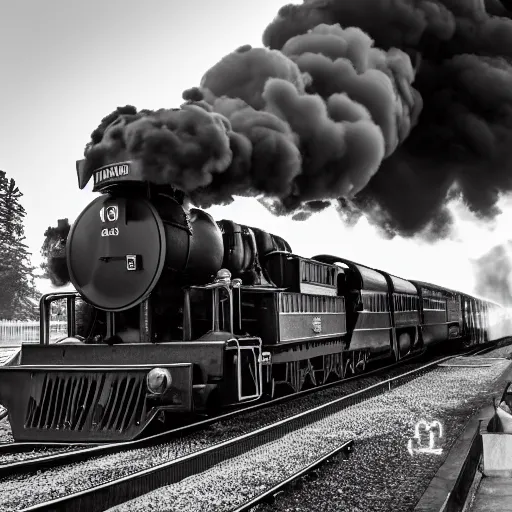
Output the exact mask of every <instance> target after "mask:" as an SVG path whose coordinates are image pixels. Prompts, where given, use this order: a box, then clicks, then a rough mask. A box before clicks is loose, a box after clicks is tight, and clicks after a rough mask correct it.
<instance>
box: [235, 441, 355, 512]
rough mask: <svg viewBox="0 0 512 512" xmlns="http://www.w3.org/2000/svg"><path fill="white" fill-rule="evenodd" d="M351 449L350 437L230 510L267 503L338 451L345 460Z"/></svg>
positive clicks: (249, 507)
mask: <svg viewBox="0 0 512 512" xmlns="http://www.w3.org/2000/svg"><path fill="white" fill-rule="evenodd" d="M353 450H354V440H353V439H351V440H350V441H346V442H345V443H343V444H342V445H340V446H337V447H336V448H334V449H333V450H331V451H330V452H329V453H327V454H325V455H322V456H321V457H319V458H318V459H316V460H315V461H314V462H312V463H311V464H309V465H308V466H305V467H304V468H302V469H300V470H299V471H296V472H295V473H294V474H293V475H291V476H289V477H288V478H285V479H284V480H282V481H280V482H279V483H277V484H276V485H274V486H273V487H272V488H270V489H267V490H265V491H263V492H262V493H261V494H258V495H257V496H256V497H254V498H253V499H251V500H250V501H248V502H246V503H244V504H243V505H241V506H239V507H238V508H236V509H233V510H232V511H231V512H246V511H248V510H250V509H251V508H253V507H255V506H256V505H259V504H260V503H267V502H268V501H270V500H273V498H274V496H275V495H276V494H278V493H279V492H281V491H283V490H284V489H285V488H286V487H288V486H289V485H290V484H292V483H293V482H294V481H295V480H298V479H299V478H303V477H305V476H306V475H308V474H309V473H311V472H312V471H314V470H316V469H317V468H318V467H319V466H321V465H322V464H324V463H325V462H327V461H328V460H329V459H332V458H333V457H335V456H336V455H338V454H339V453H340V452H342V453H343V455H344V457H345V460H347V459H348V458H349V457H350V455H351V454H352V452H353Z"/></svg>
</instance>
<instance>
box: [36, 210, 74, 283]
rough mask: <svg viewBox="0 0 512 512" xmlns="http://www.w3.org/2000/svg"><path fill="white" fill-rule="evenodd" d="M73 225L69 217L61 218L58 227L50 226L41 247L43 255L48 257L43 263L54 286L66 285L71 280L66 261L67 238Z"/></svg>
mask: <svg viewBox="0 0 512 512" xmlns="http://www.w3.org/2000/svg"><path fill="white" fill-rule="evenodd" d="M70 229H71V226H70V225H69V222H68V219H59V221H58V223H57V226H56V227H49V228H48V229H47V230H46V231H45V233H44V236H45V240H44V242H43V245H42V247H41V255H42V256H43V257H44V258H45V259H46V262H45V263H44V264H43V265H42V266H43V269H44V270H45V271H46V274H47V277H48V278H49V279H50V281H51V283H52V284H53V286H66V285H67V284H68V283H69V282H70V278H69V271H68V267H67V263H66V239H67V237H68V234H69V230H70Z"/></svg>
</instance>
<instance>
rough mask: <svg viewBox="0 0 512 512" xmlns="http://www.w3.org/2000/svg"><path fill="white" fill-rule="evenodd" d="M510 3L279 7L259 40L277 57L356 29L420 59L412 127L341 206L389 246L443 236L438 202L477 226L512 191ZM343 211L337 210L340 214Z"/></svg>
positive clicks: (454, 0) (364, 0) (346, 1)
mask: <svg viewBox="0 0 512 512" xmlns="http://www.w3.org/2000/svg"><path fill="white" fill-rule="evenodd" d="M506 7H508V8H509V9H511V8H512V2H511V1H510V0H507V1H505V0H504V1H503V2H498V0H489V1H487V2H484V1H483V0H431V1H422V2H412V1H410V0H391V1H389V0H358V1H357V2H353V1H351V0H313V1H311V0H305V1H304V2H303V4H302V5H288V6H285V7H283V8H282V9H281V10H280V11H279V13H278V15H277V17H276V18H275V20H274V21H273V22H272V23H271V24H270V25H269V26H268V27H267V29H266V30H265V32H264V35H263V41H264V44H265V45H267V46H268V47H270V48H273V49H285V48H286V46H287V45H288V44H289V41H290V39H292V38H295V37H296V36H298V35H300V34H304V33H307V31H309V30H312V29H314V27H315V26H317V25H318V24H321V23H326V24H335V23H340V24H341V25H342V26H345V27H346V26H357V27H359V28H361V29H362V30H363V31H364V32H365V33H367V34H369V35H370V36H371V37H372V38H373V39H374V41H375V44H376V46H378V47H380V48H383V49H384V50H390V49H392V48H400V49H401V50H403V51H404V52H406V53H407V54H408V55H410V56H411V58H413V59H420V61H421V63H420V66H419V70H418V73H417V75H416V79H415V81H414V88H415V89H416V90H417V91H419V93H420V94H421V97H422V100H423V109H422V112H421V114H420V117H419V119H418V123H417V125H416V126H415V127H414V128H413V130H412V132H411V134H410V136H409V137H408V138H407V139H406V140H405V141H404V143H403V144H402V145H400V146H398V147H397V149H396V151H395V152H394V153H393V154H392V155H390V156H389V158H386V159H385V160H384V161H383V162H382V165H381V166H380V168H379V171H378V172H377V173H376V174H375V176H373V178H372V179H371V181H370V183H369V184H368V186H367V187H365V188H364V189H363V190H362V191H361V192H360V193H359V194H358V195H357V196H356V197H355V198H354V200H353V201H352V202H351V203H352V208H353V209H358V210H360V211H361V212H364V213H365V214H366V215H367V216H368V217H369V218H370V220H371V221H373V223H375V224H377V225H378V226H379V227H380V228H381V229H383V230H384V231H386V232H387V233H388V234H389V236H394V235H395V234H397V233H398V234H401V235H403V236H411V235H414V234H416V233H418V232H419V231H420V230H424V233H423V234H425V233H426V234H428V233H429V232H430V234H431V235H433V236H437V237H443V236H445V235H447V234H448V233H449V231H450V224H451V215H450V213H449V210H448V209H447V201H448V200H449V199H450V198H453V197H460V198H462V200H463V201H464V202H465V203H466V204H467V206H468V207H469V208H470V210H471V211H473V212H474V213H476V214H477V215H478V216H480V217H482V218H485V217H487V218H492V217H493V216H494V215H496V214H497V213H498V209H497V207H496V202H497V200H498V198H499V195H500V193H506V192H509V191H510V190H511V189H512V180H511V176H512V174H511V172H510V165H511V163H512V130H511V128H512V87H510V84H511V83H512V65H511V57H512V21H511V20H510V11H507V9H506ZM340 206H341V209H342V210H343V205H340Z"/></svg>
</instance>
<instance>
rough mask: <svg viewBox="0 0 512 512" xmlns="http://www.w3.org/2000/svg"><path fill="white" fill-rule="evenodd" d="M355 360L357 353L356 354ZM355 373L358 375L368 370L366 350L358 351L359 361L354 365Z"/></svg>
mask: <svg viewBox="0 0 512 512" xmlns="http://www.w3.org/2000/svg"><path fill="white" fill-rule="evenodd" d="M354 362H355V355H354ZM354 370H355V371H354V373H355V374H356V375H357V374H359V373H363V372H364V371H365V370H366V352H364V351H360V352H358V353H357V363H356V365H355V366H354Z"/></svg>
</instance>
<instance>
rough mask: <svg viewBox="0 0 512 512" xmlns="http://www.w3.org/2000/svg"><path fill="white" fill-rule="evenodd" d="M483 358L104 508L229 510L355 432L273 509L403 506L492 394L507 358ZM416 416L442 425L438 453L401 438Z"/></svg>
mask: <svg viewBox="0 0 512 512" xmlns="http://www.w3.org/2000/svg"><path fill="white" fill-rule="evenodd" d="M491 364H492V366H490V367H486V368H481V367H480V368H470V369H469V370H468V368H439V369H436V370H434V371H432V372H430V373H428V374H425V375H423V376H421V377H419V378H417V379H415V380H413V381H411V382H409V383H407V384H404V385H402V386H400V387H398V388H397V389H395V390H393V391H391V392H389V393H386V394H385V395H382V396H378V397H375V398H372V399H370V400H367V401H365V402H364V403H361V404H357V405H354V406H352V407H349V408H347V409H345V410H343V411H341V412H339V413H336V414H334V415H332V416H330V417H328V418H326V419H324V420H321V421H318V422H316V423H314V424H312V425H310V426H309V427H307V428H304V429H301V430H300V431H297V432H293V433H291V434H288V435H287V436H284V437H283V438H282V439H280V440H279V441H276V442H273V443H271V444H269V445H267V446H264V447H261V448H258V449H256V450H252V451H250V452H248V453H247V454H244V455H242V456H239V457H236V458H234V459H231V460H229V461H226V462H223V463H221V464H219V465H217V466H216V467H214V468H212V469H210V470H208V471H206V472H204V473H201V474H199V475H195V476H193V477H189V478H187V479H185V480H183V481H181V482H179V483H177V484H173V485H170V486H166V487H164V488H162V489H159V490H157V491H153V492H151V493H149V494H147V495H145V496H142V497H140V498H137V499H135V500H131V501H129V502H127V503H125V504H123V505H120V506H117V507H114V508H112V509H109V510H111V511H116V512H125V511H139V510H140V511H142V510H160V511H179V510H187V511H190V512H194V511H210V510H211V511H217V512H220V511H224V510H225V511H229V510H231V509H233V508H234V507H236V506H240V505H241V504H243V503H244V502H246V501H248V500H249V499H251V498H252V497H254V496H255V495H257V494H259V493H261V492H262V491H263V490H264V489H265V487H271V486H272V485H274V484H276V483H278V482H279V481H280V480H282V479H284V478H286V477H288V476H290V475H291V474H293V473H295V472H296V471H297V470H298V469H300V467H302V466H305V465H307V464H310V463H311V462H313V461H314V460H316V459H317V458H318V457H319V456H320V455H322V454H323V453H327V452H328V451H330V450H331V449H333V448H334V447H335V446H336V445H339V444H341V443H342V442H344V441H346V440H348V439H352V438H353V439H355V440H356V445H355V450H354V454H353V455H352V458H351V459H350V460H349V461H348V462H347V461H344V462H340V463H338V464H335V465H332V464H331V465H330V466H328V467H327V469H326V470H325V474H324V475H323V478H321V479H319V480H317V481H316V482H315V483H311V484H307V486H306V487H305V488H304V489H303V490H302V491H300V492H299V494H295V493H294V494H292V493H288V494H289V495H287V496H286V497H285V498H283V499H280V500H279V502H278V503H277V504H276V509H278V510H295V511H299V510H300V511H308V510H333V511H334V510H336V511H339V510H346V511H363V510H364V511H369V510H372V511H373V510H375V511H389V510H394V511H397V510H403V511H409V510H411V509H412V508H414V505H415V504H416V502H417V501H418V499H419V497H420V496H421V494H422V493H423V491H424V490H425V488H426V486H427V485H428V483H429V481H430V479H431V478H432V477H433V476H434V474H435V472H436V471H437V469H438V468H439V466H440V465H441V464H442V461H443V460H444V458H445V457H446V455H447V454H448V452H449V448H450V446H451V445H452V444H453V442H454V441H455V439H456V438H457V437H458V435H459V434H460V432H461V431H462V430H463V428H464V426H465V424H466V422H467V421H468V420H469V418H470V417H471V416H472V414H473V413H474V412H476V410H478V409H479V408H480V407H481V406H482V405H483V404H484V403H485V402H486V401H488V400H489V399H490V396H491V394H492V392H493V391H494V387H495V384H496V379H497V378H498V377H499V376H500V375H501V374H502V373H503V371H504V370H505V368H506V367H507V366H508V365H509V362H508V361H504V360H494V361H492V363H491ZM493 385H494V386H493ZM420 420H426V421H427V422H432V421H433V420H438V421H440V422H441V424H442V425H443V429H444V433H443V437H442V438H440V439H439V443H438V445H437V446H438V447H439V448H441V449H442V452H441V453H440V454H436V453H414V454H412V455H411V454H410V453H409V451H408V441H409V439H410V438H412V437H413V436H414V427H415V425H416V423H417V422H418V421H420ZM312 487H313V488H314V490H315V492H312V489H311V488H312Z"/></svg>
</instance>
